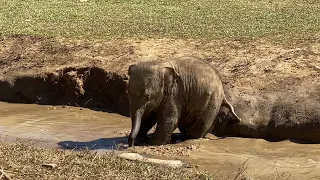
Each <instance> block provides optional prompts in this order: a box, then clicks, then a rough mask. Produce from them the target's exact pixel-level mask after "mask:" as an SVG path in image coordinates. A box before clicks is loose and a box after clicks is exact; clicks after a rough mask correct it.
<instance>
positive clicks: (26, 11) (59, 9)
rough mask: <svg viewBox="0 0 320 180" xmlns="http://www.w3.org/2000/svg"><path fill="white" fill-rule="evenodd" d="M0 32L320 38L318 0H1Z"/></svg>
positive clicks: (108, 35)
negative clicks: (84, 0)
mask: <svg viewBox="0 0 320 180" xmlns="http://www.w3.org/2000/svg"><path fill="white" fill-rule="evenodd" d="M0 4H1V6H0V33H2V35H11V34H28V35H41V36H52V37H56V36H63V37H68V38H89V39H90V38H94V39H96V38H100V39H111V38H146V37H151V38H163V37H168V38H182V39H189V38H190V39H217V38H260V37H279V38H294V39H318V38H320V1H319V0H281V1H280V0H191V1H190V0H189V1H185V0H88V1H87V2H80V0H66V1H62V0H52V1H34V0H23V1H22V0H6V1H5V0H1V2H0Z"/></svg>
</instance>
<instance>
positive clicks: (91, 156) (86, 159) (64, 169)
mask: <svg viewBox="0 0 320 180" xmlns="http://www.w3.org/2000/svg"><path fill="white" fill-rule="evenodd" d="M31 143H32V142H31V141H30V142H25V141H16V142H13V143H4V142H1V143H0V166H1V168H2V171H1V172H4V173H5V175H6V176H4V174H3V173H2V175H1V173H0V177H1V176H2V179H5V178H4V177H11V178H12V179H24V180H27V179H172V180H175V179H176V180H180V179H208V178H210V177H209V176H208V175H207V174H205V173H195V172H192V171H190V170H187V169H182V168H181V169H180V168H179V169H173V168H170V167H167V166H160V165H154V164H147V163H141V162H134V161H128V160H123V159H120V158H117V157H115V153H107V154H104V155H99V154H97V153H96V152H92V151H91V152H90V151H86V150H84V151H69V150H57V149H44V148H37V147H34V146H33V145H32V144H31ZM49 163H50V164H51V163H52V164H57V167H54V168H52V167H48V166H44V164H49ZM0 179H1V178H0Z"/></svg>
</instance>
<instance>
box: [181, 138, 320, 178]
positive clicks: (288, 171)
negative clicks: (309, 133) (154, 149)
mask: <svg viewBox="0 0 320 180" xmlns="http://www.w3.org/2000/svg"><path fill="white" fill-rule="evenodd" d="M189 143H192V144H200V148H199V149H198V150H197V151H195V152H193V153H191V155H190V156H189V157H182V159H184V160H185V161H187V162H189V163H193V164H196V165H199V169H201V170H207V171H210V172H216V171H217V170H218V169H219V173H220V174H221V175H223V176H225V175H228V174H231V177H233V176H235V174H236V173H237V168H239V167H240V166H241V165H244V166H247V168H246V170H245V171H246V174H247V175H248V176H249V177H252V178H254V179H270V178H271V179H320V156H319V155H320V145H319V144H296V143H293V142H290V141H281V142H268V141H265V140H262V139H246V138H225V139H219V140H209V139H201V140H196V141H192V142H189ZM246 161H247V162H246ZM245 162H246V164H244V163H245ZM219 173H218V174H219Z"/></svg>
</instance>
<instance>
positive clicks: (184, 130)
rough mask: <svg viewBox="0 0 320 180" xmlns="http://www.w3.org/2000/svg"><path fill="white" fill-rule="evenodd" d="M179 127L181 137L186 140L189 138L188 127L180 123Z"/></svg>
mask: <svg viewBox="0 0 320 180" xmlns="http://www.w3.org/2000/svg"><path fill="white" fill-rule="evenodd" d="M178 128H179V131H180V136H179V138H180V139H181V140H182V141H185V140H187V139H189V135H188V129H187V128H185V127H183V126H181V125H179V126H178Z"/></svg>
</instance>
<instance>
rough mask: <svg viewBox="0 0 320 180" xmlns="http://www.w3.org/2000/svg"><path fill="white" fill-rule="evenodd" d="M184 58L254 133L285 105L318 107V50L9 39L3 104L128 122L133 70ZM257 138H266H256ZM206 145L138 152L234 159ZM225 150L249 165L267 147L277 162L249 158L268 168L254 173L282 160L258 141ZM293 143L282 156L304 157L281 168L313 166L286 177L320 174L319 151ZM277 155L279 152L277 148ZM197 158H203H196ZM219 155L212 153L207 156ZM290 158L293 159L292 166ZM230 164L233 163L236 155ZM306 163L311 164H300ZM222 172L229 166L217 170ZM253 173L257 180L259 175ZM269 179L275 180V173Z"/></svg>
mask: <svg viewBox="0 0 320 180" xmlns="http://www.w3.org/2000/svg"><path fill="white" fill-rule="evenodd" d="M185 55H190V56H197V57H201V58H204V59H206V60H207V61H209V62H211V63H212V64H213V65H215V66H216V67H217V69H218V70H219V71H220V73H221V75H222V77H223V81H224V84H225V86H226V90H227V97H228V99H229V100H230V102H231V103H232V104H234V107H235V111H236V112H237V113H238V114H239V116H240V118H242V119H244V123H247V124H250V125H253V126H255V127H257V126H260V125H261V126H264V127H265V126H268V123H269V121H270V116H271V115H270V112H271V109H272V104H274V103H275V102H276V100H277V99H278V98H281V97H286V96H288V98H290V99H294V98H295V97H299V98H312V99H313V100H314V102H313V104H312V107H313V108H317V107H319V104H320V76H319V73H320V42H319V41H318V42H297V43H295V44H286V45H283V44H282V45H281V44H275V43H272V42H269V41H268V40H264V39H259V40H252V41H244V40H233V41H227V40H225V41H223V40H220V41H211V42H200V41H199V42H197V41H191V40H190V41H188V40H170V39H149V40H140V41H139V40H121V39H117V40H113V41H95V42H94V41H90V42H88V41H71V40H67V39H46V38H39V37H29V36H22V35H16V36H11V37H6V38H3V39H1V43H0V101H6V102H19V103H37V104H46V105H48V104H49V105H71V106H81V107H88V108H90V109H94V110H96V109H101V108H102V109H103V110H107V111H110V112H116V113H119V114H121V115H124V116H128V115H129V107H128V99H127V96H126V82H127V74H126V73H127V68H128V66H129V65H130V64H132V63H135V62H139V61H149V60H153V59H164V60H165V59H168V58H171V57H178V56H185ZM311 109H312V108H311ZM314 112H318V110H315V111H314ZM318 115H319V114H318ZM317 117H318V116H317ZM318 120H319V119H318ZM275 126H276V125H275ZM246 133H247V132H246V130H243V132H242V135H246ZM284 133H286V132H284ZM306 133H307V132H306ZM312 133H314V132H312ZM248 136H250V135H248ZM252 136H253V135H252ZM256 136H260V134H259V133H257V135H256ZM231 139H232V138H231ZM203 141H205V140H200V142H199V143H198V141H191V142H185V143H182V144H175V145H171V146H173V147H175V148H167V147H166V146H164V147H137V148H136V149H134V150H133V151H136V152H141V153H145V154H149V155H153V156H162V157H163V156H164V157H181V158H182V159H183V158H184V157H189V159H192V158H193V159H198V160H199V161H200V160H203V162H205V163H206V161H205V160H206V158H205V157H206V156H209V155H210V156H218V155H222V156H224V155H225V154H226V153H229V152H226V151H221V152H220V151H219V150H218V147H220V146H217V147H215V148H214V146H215V144H214V142H215V141H210V143H203ZM228 141H230V142H228ZM217 142H218V141H217ZM222 142H224V143H227V144H228V145H229V146H230V147H231V146H232V144H235V143H236V144H237V142H241V143H240V144H239V143H238V144H237V145H236V146H238V147H239V149H238V150H237V151H234V152H233V153H231V154H236V155H237V156H240V157H244V159H245V157H246V156H244V155H242V154H243V151H247V150H248V148H249V147H248V146H252V147H256V146H258V147H260V146H261V147H268V148H269V150H268V153H269V155H270V154H272V158H271V159H270V158H269V160H267V159H268V158H266V157H268V156H267V155H268V153H266V154H267V155H266V154H265V157H264V158H261V156H259V152H260V151H264V149H268V148H257V149H256V151H257V152H256V153H255V157H253V156H251V158H253V159H256V161H255V162H259V161H263V162H265V163H261V162H260V164H259V163H256V164H251V165H249V166H251V167H253V166H262V167H266V168H267V167H270V166H271V165H272V164H273V165H274V164H276V160H275V159H274V158H276V157H278V156H280V155H278V154H276V152H277V149H273V145H275V144H276V143H278V142H273V144H272V143H270V142H267V141H265V140H260V139H256V140H247V139H243V140H241V141H240V140H239V139H237V138H235V139H233V140H228V139H227V140H224V141H222ZM266 143H267V144H266ZM291 143H292V142H287V141H285V142H283V144H281V148H284V147H285V150H284V151H290V147H295V148H296V149H300V151H299V153H298V152H297V156H295V155H293V154H290V155H287V156H286V158H287V159H283V160H282V161H281V162H286V161H288V163H289V164H290V162H291V161H292V162H291V163H292V164H295V163H296V164H297V165H299V163H300V164H301V163H304V161H305V160H306V161H307V162H309V159H311V160H310V161H312V162H311V163H313V164H312V165H310V167H309V169H307V170H306V169H304V168H300V169H301V171H299V168H296V169H295V170H294V171H295V172H294V173H293V172H291V171H290V170H289V168H288V167H289V166H285V168H282V169H281V171H284V170H286V172H288V173H289V174H291V175H292V174H293V176H291V178H292V177H294V175H297V174H298V175H297V176H296V177H298V179H299V177H302V176H299V174H300V175H301V174H303V173H306V172H308V171H309V170H310V168H311V170H310V171H312V170H313V169H314V168H317V167H320V166H319V164H317V163H318V162H319V159H312V158H311V157H312V155H316V154H317V153H318V152H319V147H318V145H312V146H311V145H305V146H304V145H301V144H298V145H297V146H295V145H292V144H294V143H292V144H291ZM261 144H265V145H261ZM242 145H243V146H242ZM201 147H205V148H201ZM275 147H278V148H279V147H280V146H278V145H275ZM304 147H306V150H307V151H309V150H310V151H312V153H311V154H310V155H307V154H308V153H306V152H302V149H304ZM245 148H247V149H246V150H245ZM172 149H174V150H172ZM272 149H273V151H274V153H272V152H273V151H272ZM198 151H202V152H203V153H202V154H199V156H197V153H196V152H198ZM213 151H214V153H209V152H213ZM192 152H193V154H192ZM205 152H208V153H207V154H206V153H205ZM190 154H191V155H190ZM223 154H224V155H223ZM225 156H226V155H225ZM270 156H271V155H270ZM290 156H294V158H291V160H290ZM300 156H301V157H300ZM228 157H229V158H230V153H229V156H228ZM259 157H260V158H259ZM303 157H305V158H304V159H301V158H303ZM299 158H300V159H299ZM308 158H309V159H308ZM231 159H232V158H231ZM209 160H211V161H216V160H218V161H223V160H222V159H214V158H212V157H211V158H208V159H207V161H209ZM211 161H210V162H211ZM193 162H194V161H193ZM200 164H201V163H200ZM221 164H223V162H222V163H221V162H220V164H219V165H221ZM240 164H241V162H240ZM226 165H228V164H226ZM205 167H207V168H202V169H205V170H208V169H209V167H210V168H213V169H214V168H218V167H215V166H208V165H206V166H205ZM253 169H254V168H253ZM267 170H268V169H266V171H267ZM269 170H270V169H269ZM250 173H251V174H255V173H254V171H253V170H252V171H250ZM269 173H272V174H277V172H276V171H275V170H274V169H273V170H270V172H269ZM256 174H259V175H260V176H261V177H267V176H266V175H268V172H261V171H260V172H258V173H256ZM269 175H270V174H269ZM284 176H286V175H284ZM284 176H283V177H284ZM317 176H318V177H319V176H320V174H317V173H315V172H314V173H313V174H311V175H310V176H308V177H309V178H314V177H317Z"/></svg>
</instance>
